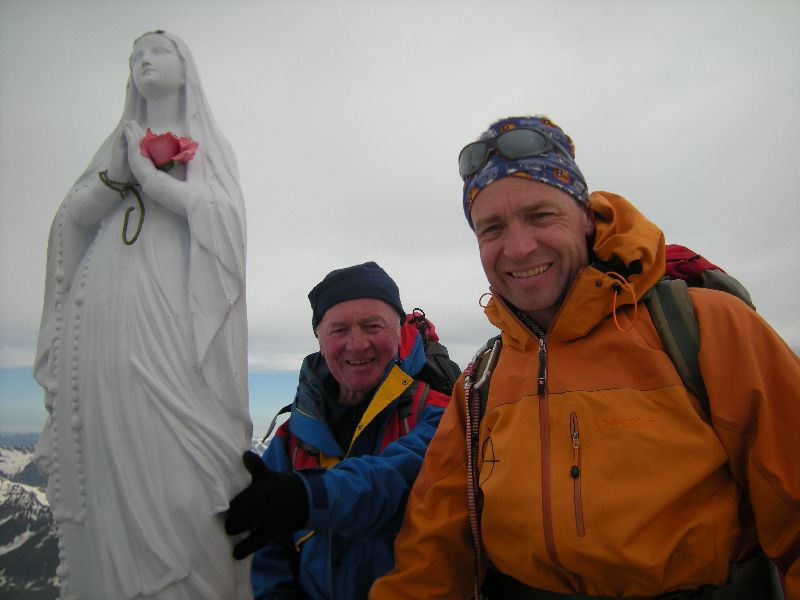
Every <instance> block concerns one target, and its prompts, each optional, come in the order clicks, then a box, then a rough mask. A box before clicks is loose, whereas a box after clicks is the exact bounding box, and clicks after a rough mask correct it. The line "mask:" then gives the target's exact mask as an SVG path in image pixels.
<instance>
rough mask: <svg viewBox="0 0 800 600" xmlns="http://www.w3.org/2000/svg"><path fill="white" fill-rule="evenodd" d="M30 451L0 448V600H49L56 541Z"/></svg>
mask: <svg viewBox="0 0 800 600" xmlns="http://www.w3.org/2000/svg"><path fill="white" fill-rule="evenodd" d="M33 449H34V448H33V446H31V445H26V446H14V447H8V446H0V600H11V599H12V598H13V599H14V600H54V599H55V598H58V584H57V580H56V576H55V572H56V567H57V566H58V538H57V537H56V526H55V523H54V522H53V518H52V515H51V514H50V509H49V508H48V505H47V498H45V495H44V487H43V486H44V479H43V478H42V477H41V475H39V473H38V471H36V468H35V467H34V466H33Z"/></svg>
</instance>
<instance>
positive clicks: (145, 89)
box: [130, 34, 186, 98]
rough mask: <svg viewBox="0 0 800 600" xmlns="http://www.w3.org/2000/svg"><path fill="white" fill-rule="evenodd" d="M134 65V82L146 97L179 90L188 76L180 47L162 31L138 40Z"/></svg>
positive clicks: (134, 52) (132, 63)
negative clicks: (161, 33)
mask: <svg viewBox="0 0 800 600" xmlns="http://www.w3.org/2000/svg"><path fill="white" fill-rule="evenodd" d="M130 67H131V76H132V77H133V83H134V84H135V85H136V89H137V90H139V93H140V94H141V95H142V96H144V97H145V98H149V97H152V96H153V95H163V94H165V93H171V92H174V91H177V90H178V89H180V87H181V86H182V85H183V82H184V80H185V78H186V74H185V72H184V68H183V61H181V57H180V56H179V55H178V50H177V49H176V48H175V45H174V44H173V43H172V42H171V41H170V40H169V39H168V38H167V37H166V36H163V35H160V34H150V35H145V36H144V37H142V38H140V39H139V40H138V41H137V42H136V44H135V45H134V47H133V54H131V60H130Z"/></svg>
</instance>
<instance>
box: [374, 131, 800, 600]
mask: <svg viewBox="0 0 800 600" xmlns="http://www.w3.org/2000/svg"><path fill="white" fill-rule="evenodd" d="M574 157H575V149H574V145H573V144H572V140H571V139H570V138H569V137H568V136H567V135H566V134H565V133H564V132H563V131H562V130H561V129H560V128H559V127H558V126H556V125H555V124H554V123H553V122H552V121H550V120H549V119H547V118H545V117H512V118H507V119H503V120H500V121H498V122H496V123H494V124H493V125H492V126H491V127H490V128H489V129H488V131H486V132H485V133H484V134H483V135H482V136H481V138H480V139H479V141H477V142H473V143H472V144H469V145H467V146H466V147H465V148H464V149H463V150H462V152H461V155H460V157H459V167H460V171H461V175H462V177H463V179H464V212H465V214H466V217H467V221H468V222H469V224H470V226H471V227H472V229H473V230H474V232H475V236H476V238H477V241H478V247H479V251H480V258H481V263H482V265H483V269H484V271H485V273H486V277H487V279H488V280H489V283H490V284H491V299H490V300H489V301H488V303H487V304H486V307H485V312H486V315H487V317H488V318H489V320H490V321H491V322H492V323H493V324H494V325H496V326H497V327H498V328H499V329H500V330H501V332H502V352H500V353H499V359H498V360H497V362H496V364H495V365H490V369H491V366H493V373H492V375H491V379H490V380H489V381H490V385H489V391H488V400H487V402H486V406H485V409H484V411H483V414H482V417H481V418H480V419H479V420H469V421H470V422H468V419H467V418H466V416H465V415H466V413H467V410H466V408H465V396H466V397H467V398H474V392H473V391H472V386H476V387H479V385H480V384H479V383H478V382H476V381H474V380H473V375H476V367H475V364H474V362H475V361H473V364H471V365H470V367H468V369H467V371H466V372H465V376H462V379H461V380H459V382H458V383H457V384H456V388H455V392H454V396H453V399H454V401H453V402H451V403H450V405H449V407H448V408H447V410H446V411H445V414H444V415H443V417H442V421H441V424H440V426H439V429H438V432H437V434H436V435H435V437H434V439H433V441H432V442H431V444H430V446H429V448H428V452H427V454H426V458H425V461H424V463H423V467H422V470H421V472H420V475H419V478H418V479H417V481H416V483H415V485H414V488H413V490H412V492H411V496H410V498H409V501H408V505H407V509H406V515H405V520H404V524H403V526H402V529H401V531H400V534H399V536H398V538H397V541H396V545H395V553H396V565H395V568H394V570H393V571H391V572H390V573H389V574H388V575H386V576H385V577H383V578H381V579H379V580H378V581H377V582H376V584H375V585H374V586H373V588H372V591H371V594H370V598H372V599H373V600H389V599H393V598H425V599H427V600H431V599H435V598H448V599H451V598H470V597H476V596H482V597H487V598H535V599H548V600H550V599H562V598H563V599H568V598H580V599H589V598H612V597H613V598H619V597H623V598H624V597H633V598H661V597H669V598H687V599H688V598H701V597H702V598H707V597H710V598H722V597H724V598H771V597H778V596H772V595H771V594H772V593H773V592H771V591H770V589H771V586H772V577H771V576H772V572H771V569H772V567H771V562H773V563H774V564H776V565H777V566H778V567H779V568H780V570H781V571H782V572H783V573H785V591H786V596H787V597H788V598H790V599H794V600H798V598H800V562H798V554H800V469H798V461H799V460H800V436H798V435H797V432H798V431H799V430H800V402H798V399H799V398H800V361H798V358H797V356H796V355H795V353H794V352H792V350H791V349H789V348H788V347H787V345H786V344H785V343H784V342H783V340H781V339H780V337H779V336H778V335H776V334H775V332H774V331H773V330H772V329H771V328H770V327H769V326H768V325H767V324H766V322H764V321H763V320H762V319H761V317H760V316H759V315H758V314H757V313H756V312H755V311H753V310H752V309H751V308H750V307H748V306H747V305H746V304H745V303H744V302H742V301H741V300H739V299H738V298H736V297H734V296H732V295H730V294H726V293H724V292H718V291H715V290H709V289H699V288H692V289H691V290H690V297H691V301H692V305H693V307H694V311H695V314H696V316H697V321H698V324H699V329H700V339H701V340H702V343H701V347H700V350H699V354H698V360H699V364H700V370H701V373H702V377H703V380H704V382H705V386H706V389H707V392H708V397H709V400H710V411H709V413H710V414H707V413H706V411H704V410H703V408H702V407H701V406H700V404H699V403H698V401H697V398H696V397H695V396H694V395H692V394H691V393H690V392H689V391H688V390H687V389H686V387H685V386H684V384H683V382H682V381H681V379H680V377H679V375H678V374H677V372H676V369H675V367H674V365H673V363H672V361H671V359H670V358H669V356H668V355H667V354H666V353H665V351H664V349H663V346H662V344H661V341H660V338H659V335H658V332H657V331H656V328H655V327H654V325H653V321H652V319H651V317H650V315H649V313H648V311H647V309H646V308H645V306H644V304H642V303H641V302H640V301H641V299H642V297H643V296H644V295H645V293H646V292H647V291H648V290H649V289H650V288H652V287H653V286H654V285H655V284H656V283H657V282H658V281H659V279H660V278H661V277H662V276H663V275H664V270H665V264H664V262H665V259H664V257H665V251H664V236H663V234H662V232H661V231H660V230H659V229H658V228H657V227H656V226H655V225H653V224H652V223H650V222H649V221H648V220H647V219H646V218H645V217H644V216H643V215H642V214H641V213H639V212H638V211H637V210H636V208H634V207H633V206H632V205H631V204H630V203H628V202H627V201H626V200H625V199H623V198H621V197H620V196H617V195H614V194H610V193H606V192H594V193H592V194H589V193H588V190H587V186H586V182H585V180H584V178H583V175H582V174H581V172H580V170H579V168H578V166H577V165H576V163H575V159H574ZM478 375H480V373H478V374H477V375H476V377H477V376H478ZM465 387H466V388H467V389H466V390H465ZM473 402H474V401H473ZM473 407H474V404H473ZM470 427H474V428H475V430H476V434H475V435H476V436H477V444H469V445H467V443H466V440H467V439H471V438H472V437H473V434H472V431H469V432H468V431H467V429H468V428H470ZM470 449H474V453H475V454H476V459H475V464H476V467H475V470H474V471H472V470H471V469H470V468H469V467H468V465H469V464H470V463H469V462H468V460H467V456H468V454H469V453H470V452H471V451H472V450H470ZM473 483H474V485H475V488H477V492H476V493H475V494H474V497H472V496H471V495H470V494H468V487H469V486H470V485H472V484H473ZM468 498H470V499H472V500H474V506H470V504H472V503H471V502H468ZM475 540H477V544H475ZM473 546H477V548H478V549H479V552H474V548H473ZM765 555H766V557H768V559H769V560H768V559H767V558H765ZM473 572H474V574H476V575H477V576H476V577H475V578H473ZM777 593H780V590H779V589H778V590H777Z"/></svg>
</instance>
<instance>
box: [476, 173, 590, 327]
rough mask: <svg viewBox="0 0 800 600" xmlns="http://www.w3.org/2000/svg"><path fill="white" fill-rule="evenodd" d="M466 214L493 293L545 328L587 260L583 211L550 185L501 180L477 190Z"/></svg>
mask: <svg viewBox="0 0 800 600" xmlns="http://www.w3.org/2000/svg"><path fill="white" fill-rule="evenodd" d="M471 216H472V221H473V223H474V225H475V236H476V237H477V239H478V248H479V249H480V255H481V264H482V265H483V270H484V272H485V273H486V278H487V279H488V280H489V283H490V284H491V285H492V288H493V289H494V291H495V292H497V293H498V294H500V295H501V296H502V297H503V298H505V299H506V300H508V301H509V302H511V303H512V304H513V305H514V306H516V307H517V308H519V309H521V310H523V311H525V312H526V313H527V314H528V315H530V317H531V318H533V320H534V321H536V323H537V324H538V325H540V326H541V327H542V328H544V329H545V330H547V329H548V328H549V327H550V325H551V323H552V322H553V319H554V318H555V316H556V313H558V309H559V307H560V306H561V303H562V301H563V300H564V297H565V296H566V294H567V291H568V290H569V288H570V286H571V284H572V281H573V279H575V276H576V275H577V274H578V271H580V270H581V269H582V268H583V267H584V266H586V265H587V264H588V262H589V258H588V250H587V242H586V238H587V236H589V235H591V234H592V233H593V232H594V224H593V223H592V221H591V219H590V218H589V215H588V213H587V212H586V210H584V209H583V208H582V207H581V206H580V205H578V203H577V202H576V201H575V200H573V199H572V197H571V196H569V195H568V194H566V193H564V192H561V191H559V190H557V189H556V188H554V187H553V186H550V185H546V184H544V183H538V182H534V181H530V180H527V179H523V178H520V177H504V178H503V179H500V180H498V181H496V182H494V183H492V184H490V185H489V186H487V187H486V188H485V189H484V190H482V191H481V193H480V194H479V195H478V197H477V198H476V199H475V202H474V204H473V206H472V211H471Z"/></svg>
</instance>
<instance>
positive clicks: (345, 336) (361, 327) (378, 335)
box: [317, 298, 400, 405]
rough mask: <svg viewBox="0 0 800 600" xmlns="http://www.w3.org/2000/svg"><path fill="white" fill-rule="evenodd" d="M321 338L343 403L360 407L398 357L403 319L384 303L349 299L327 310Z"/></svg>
mask: <svg viewBox="0 0 800 600" xmlns="http://www.w3.org/2000/svg"><path fill="white" fill-rule="evenodd" d="M317 335H318V336H319V349H320V352H321V353H322V356H323V357H325V361H326V362H327V363H328V368H329V369H330V371H331V374H332V375H333V377H334V379H336V381H337V382H338V383H339V402H341V403H342V404H350V405H355V404H360V403H361V402H363V401H364V399H365V398H366V396H367V394H368V393H369V392H370V391H371V390H372V389H373V388H374V387H375V386H377V385H378V383H380V381H381V379H382V377H383V374H384V372H385V371H386V367H387V366H388V365H389V362H391V360H392V359H393V358H394V357H395V355H396V354H397V351H398V348H399V346H400V317H399V315H398V314H397V312H395V310H394V309H393V308H392V307H391V306H389V305H388V304H386V303H385V302H383V301H381V300H375V299H373V298H358V299H356V300H347V301H345V302H340V303H339V304H335V305H334V306H332V307H331V308H329V309H328V310H327V311H325V315H324V316H323V317H322V320H321V321H320V323H319V327H318V328H317Z"/></svg>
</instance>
